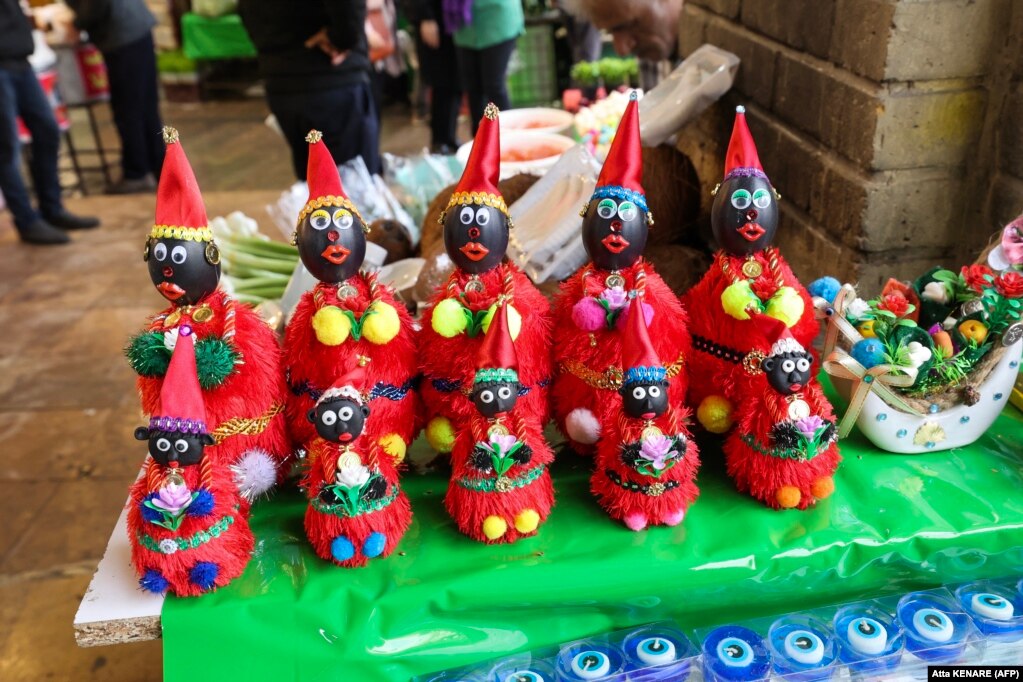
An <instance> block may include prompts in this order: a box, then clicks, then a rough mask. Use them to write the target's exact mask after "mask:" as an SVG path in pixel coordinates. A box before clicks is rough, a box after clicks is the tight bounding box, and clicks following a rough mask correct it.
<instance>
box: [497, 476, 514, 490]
mask: <svg viewBox="0 0 1023 682" xmlns="http://www.w3.org/2000/svg"><path fill="white" fill-rule="evenodd" d="M511 489H512V485H511V480H510V479H507V478H505V477H504V476H501V477H500V478H498V479H497V482H496V483H494V490H496V491H497V492H499V493H506V492H508V491H509V490H511Z"/></svg>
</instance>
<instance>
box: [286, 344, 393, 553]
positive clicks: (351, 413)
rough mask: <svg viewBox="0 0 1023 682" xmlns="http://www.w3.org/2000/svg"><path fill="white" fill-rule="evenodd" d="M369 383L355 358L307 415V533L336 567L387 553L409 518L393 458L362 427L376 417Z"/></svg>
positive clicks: (315, 548) (305, 483)
mask: <svg viewBox="0 0 1023 682" xmlns="http://www.w3.org/2000/svg"><path fill="white" fill-rule="evenodd" d="M367 385H368V384H367V377H366V371H365V367H363V366H361V365H358V364H357V365H356V366H355V367H354V368H353V369H352V371H351V372H349V373H348V374H346V375H345V376H343V377H341V378H339V379H338V380H337V382H336V383H335V384H334V385H332V386H330V387H329V388H328V389H327V390H326V391H324V392H323V394H322V395H321V396H320V398H319V399H318V400H317V401H316V405H315V406H314V407H312V408H311V409H310V410H309V413H308V415H307V417H306V418H307V419H308V421H309V422H310V423H311V424H313V425H314V427H315V429H316V433H317V436H318V437H317V438H315V439H314V440H313V441H312V443H311V445H310V449H309V461H308V470H307V472H306V476H305V479H304V481H303V484H304V487H305V490H306V494H307V495H308V496H309V507H308V508H307V509H306V514H305V532H306V536H307V537H308V538H309V541H310V542H311V543H312V546H313V549H314V550H315V551H316V554H318V555H319V556H320V557H322V558H324V559H327V560H329V561H333V562H334V563H336V564H338V565H339V566H349V567H352V566H365V565H366V562H367V561H368V560H369V559H375V558H377V557H384V556H387V555H388V554H390V553H391V552H392V551H393V550H394V548H395V547H396V546H397V544H398V542H399V541H400V540H401V538H402V536H403V535H405V531H407V530H408V527H409V524H410V523H412V508H411V506H409V501H408V498H407V497H406V496H405V493H404V492H403V491H402V490H401V488H400V487H399V486H398V469H397V465H396V464H395V461H394V458H393V457H392V456H391V455H390V454H389V453H387V452H385V451H384V449H383V447H382V446H381V445H380V444H379V443H378V442H376V441H374V440H372V439H370V438H368V437H367V435H366V433H364V431H365V428H366V426H367V424H369V423H370V422H372V421H373V419H376V418H377V416H376V415H375V414H373V415H372V419H371V418H370V417H371V412H372V409H371V407H370V403H369V400H368V396H367V395H366V388H367ZM373 409H375V408H373Z"/></svg>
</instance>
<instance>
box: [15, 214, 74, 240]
mask: <svg viewBox="0 0 1023 682" xmlns="http://www.w3.org/2000/svg"><path fill="white" fill-rule="evenodd" d="M18 236H19V237H21V241H23V242H25V243H26V244H67V243H68V242H69V241H71V238H70V237H68V236H67V235H66V234H65V233H64V232H63V231H61V230H58V229H57V228H56V227H54V226H53V225H51V224H49V223H48V222H46V221H45V220H43V219H42V218H39V219H38V220H36V221H35V222H34V223H32V224H31V225H29V226H28V227H26V228H25V229H23V230H18Z"/></svg>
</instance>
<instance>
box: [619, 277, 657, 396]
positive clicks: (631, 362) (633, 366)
mask: <svg viewBox="0 0 1023 682" xmlns="http://www.w3.org/2000/svg"><path fill="white" fill-rule="evenodd" d="M628 315H629V317H628V319H627V320H626V321H625V336H624V337H623V338H622V369H623V370H625V383H626V384H630V383H633V382H637V381H639V382H650V381H659V380H661V379H663V378H664V377H665V374H666V371H665V368H664V365H663V364H662V363H661V359H660V358H659V357H657V351H655V350H654V344H653V343H651V341H650V333H649V332H648V331H647V326H646V315H645V314H644V313H643V303H642V299H641V298H639V297H638V296H636V297H634V298H633V299H632V300H631V301H629V312H628Z"/></svg>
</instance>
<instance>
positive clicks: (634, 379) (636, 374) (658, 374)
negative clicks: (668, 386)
mask: <svg viewBox="0 0 1023 682" xmlns="http://www.w3.org/2000/svg"><path fill="white" fill-rule="evenodd" d="M667 376H668V370H666V369H665V368H664V367H630V368H629V369H627V370H625V380H624V381H623V382H622V384H623V385H624V386H628V385H629V384H653V383H656V382H658V381H664V379H665V378H666V377H667Z"/></svg>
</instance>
